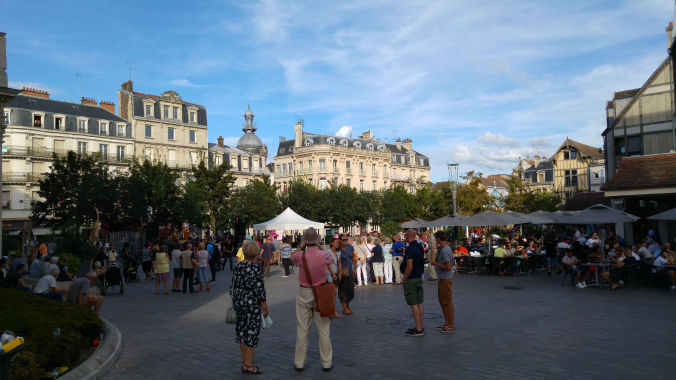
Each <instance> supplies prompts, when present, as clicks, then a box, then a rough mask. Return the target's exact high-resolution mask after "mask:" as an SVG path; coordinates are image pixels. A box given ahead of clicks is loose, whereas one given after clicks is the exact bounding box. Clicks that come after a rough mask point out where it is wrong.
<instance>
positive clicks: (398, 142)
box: [397, 137, 401, 149]
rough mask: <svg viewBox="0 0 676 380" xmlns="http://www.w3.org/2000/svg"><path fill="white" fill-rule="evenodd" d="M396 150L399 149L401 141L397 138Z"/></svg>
mask: <svg viewBox="0 0 676 380" xmlns="http://www.w3.org/2000/svg"><path fill="white" fill-rule="evenodd" d="M397 149H401V139H400V138H398V137H397Z"/></svg>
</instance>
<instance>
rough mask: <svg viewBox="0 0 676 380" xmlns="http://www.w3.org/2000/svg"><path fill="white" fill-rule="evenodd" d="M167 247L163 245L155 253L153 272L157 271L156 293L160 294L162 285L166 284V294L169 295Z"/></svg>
mask: <svg viewBox="0 0 676 380" xmlns="http://www.w3.org/2000/svg"><path fill="white" fill-rule="evenodd" d="M166 251H167V247H166V246H164V245H163V246H161V247H160V249H159V251H158V252H157V253H156V254H155V260H154V261H153V272H155V294H156V295H158V296H159V295H160V287H161V285H162V284H164V294H165V295H169V255H168V254H167V252H166Z"/></svg>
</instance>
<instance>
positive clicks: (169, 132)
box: [167, 127, 176, 141]
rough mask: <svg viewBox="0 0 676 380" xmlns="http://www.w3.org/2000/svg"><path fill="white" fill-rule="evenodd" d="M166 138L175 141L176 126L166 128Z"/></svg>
mask: <svg viewBox="0 0 676 380" xmlns="http://www.w3.org/2000/svg"><path fill="white" fill-rule="evenodd" d="M167 140H169V141H176V128H173V127H168V128H167Z"/></svg>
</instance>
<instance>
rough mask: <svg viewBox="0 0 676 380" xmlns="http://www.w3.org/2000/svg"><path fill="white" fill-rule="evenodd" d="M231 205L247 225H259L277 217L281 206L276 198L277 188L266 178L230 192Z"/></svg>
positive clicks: (235, 213)
mask: <svg viewBox="0 0 676 380" xmlns="http://www.w3.org/2000/svg"><path fill="white" fill-rule="evenodd" d="M231 204H232V205H233V208H234V210H232V212H233V215H237V216H238V217H240V218H241V219H242V220H244V221H245V222H246V223H247V224H251V225H253V224H256V223H261V222H264V221H266V220H270V219H272V218H274V217H275V216H277V214H279V213H280V212H281V211H282V210H281V208H282V205H281V203H280V201H279V198H278V197H277V187H276V186H275V185H271V184H270V181H269V179H268V177H267V176H265V177H264V178H263V179H262V180H259V179H255V180H253V181H249V183H247V185H246V186H244V187H241V188H238V189H235V190H234V191H233V192H232V200H231Z"/></svg>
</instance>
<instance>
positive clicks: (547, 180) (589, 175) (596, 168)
mask: <svg viewBox="0 0 676 380" xmlns="http://www.w3.org/2000/svg"><path fill="white" fill-rule="evenodd" d="M523 161H524V160H521V162H520V163H519V166H517V169H515V171H514V173H515V175H518V174H519V173H523V174H522V177H521V178H522V179H524V180H525V181H526V183H527V184H528V186H529V187H531V188H533V189H538V190H543V191H552V192H554V193H556V194H558V195H559V196H560V197H561V198H562V199H564V200H567V199H571V198H572V197H573V196H574V195H575V194H576V193H578V192H584V191H598V190H599V188H600V186H601V185H603V184H604V183H605V180H606V175H605V160H604V156H603V150H602V149H601V148H594V147H593V146H589V145H586V144H582V143H581V142H578V141H575V140H571V139H568V138H567V139H566V140H565V141H564V142H563V143H562V144H561V146H559V148H558V149H557V150H556V152H554V154H553V155H552V156H551V157H550V158H549V159H548V160H541V159H540V157H537V156H536V157H535V160H534V162H533V165H531V166H530V167H529V168H528V169H525V170H522V171H521V170H519V169H520V168H521V167H522V166H523Z"/></svg>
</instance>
